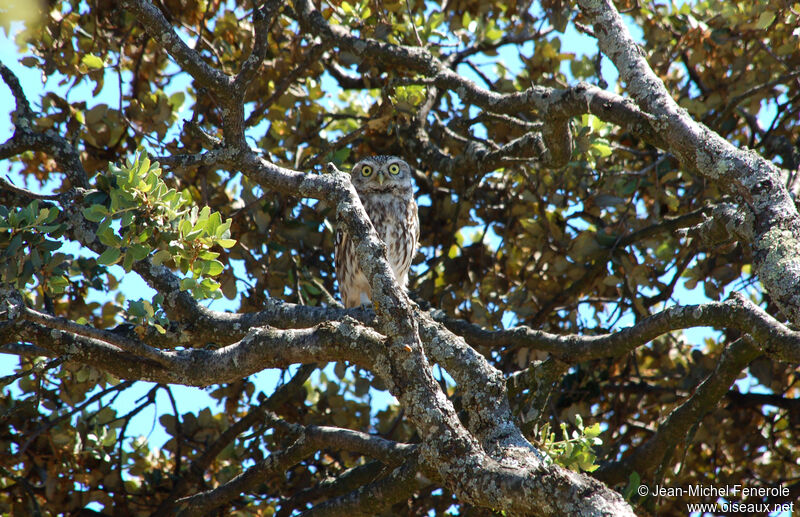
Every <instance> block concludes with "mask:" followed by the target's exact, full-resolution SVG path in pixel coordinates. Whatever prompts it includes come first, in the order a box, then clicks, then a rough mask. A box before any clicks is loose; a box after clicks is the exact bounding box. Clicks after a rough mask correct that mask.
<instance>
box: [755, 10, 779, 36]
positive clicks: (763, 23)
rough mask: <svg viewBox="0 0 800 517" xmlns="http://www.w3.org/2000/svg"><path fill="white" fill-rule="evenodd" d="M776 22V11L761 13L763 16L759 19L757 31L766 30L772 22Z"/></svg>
mask: <svg viewBox="0 0 800 517" xmlns="http://www.w3.org/2000/svg"><path fill="white" fill-rule="evenodd" d="M773 21H775V12H774V11H764V12H763V13H761V16H759V17H758V21H757V22H756V29H758V30H762V31H763V30H764V29H766V28H767V27H769V26H770V25H772V22H773Z"/></svg>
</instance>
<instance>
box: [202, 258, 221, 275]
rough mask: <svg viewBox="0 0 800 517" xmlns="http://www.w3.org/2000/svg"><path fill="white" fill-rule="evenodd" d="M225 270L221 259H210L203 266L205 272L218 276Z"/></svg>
mask: <svg viewBox="0 0 800 517" xmlns="http://www.w3.org/2000/svg"><path fill="white" fill-rule="evenodd" d="M224 270H225V266H224V265H223V264H222V262H220V261H219V260H209V261H207V262H206V263H205V265H204V266H203V271H204V274H206V275H208V276H217V275H218V274H220V273H222V272H223V271H224Z"/></svg>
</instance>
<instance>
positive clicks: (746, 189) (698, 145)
mask: <svg viewBox="0 0 800 517" xmlns="http://www.w3.org/2000/svg"><path fill="white" fill-rule="evenodd" d="M578 3H579V4H580V6H581V9H582V10H583V11H584V12H585V13H586V15H587V16H588V17H589V19H590V20H592V24H593V25H594V29H595V30H594V32H595V35H596V36H597V41H598V44H599V45H600V49H601V50H602V51H603V53H604V54H606V55H607V56H608V57H609V58H611V60H612V61H613V62H614V64H615V65H616V67H617V69H618V70H619V73H620V77H621V79H622V80H623V81H625V83H626V84H627V89H628V91H630V93H631V96H632V97H633V98H634V99H635V100H636V102H637V104H638V105H639V107H640V108H641V109H642V110H643V111H644V112H646V113H648V114H649V115H651V116H652V117H654V118H655V122H654V127H657V128H659V130H660V132H661V133H662V135H663V138H664V143H665V144H666V147H665V149H668V150H669V151H670V152H672V153H673V154H675V155H676V156H678V157H679V158H680V160H681V162H682V163H683V164H684V165H685V166H687V167H689V168H691V169H693V170H697V171H699V172H700V173H701V174H702V175H703V176H705V177H707V178H709V179H712V180H714V181H717V182H719V184H720V186H721V187H722V188H725V189H727V191H729V192H731V193H732V194H735V195H737V196H740V197H741V198H742V199H743V200H744V202H745V203H746V204H747V206H748V207H749V208H750V209H751V210H752V212H753V216H754V225H753V229H754V233H753V238H752V240H751V241H750V242H751V244H752V246H753V251H754V264H755V266H756V270H757V272H758V275H759V278H760V280H761V282H762V283H763V284H764V287H765V288H766V290H767V291H768V292H769V294H770V296H771V297H772V299H773V300H775V302H776V303H777V304H778V306H780V308H781V310H782V311H783V313H784V314H785V315H786V316H787V317H788V318H789V319H790V320H791V321H792V322H794V323H795V324H797V325H800V214H798V212H797V208H796V207H795V204H794V201H793V200H792V198H791V196H790V195H789V192H788V191H787V190H786V188H785V186H784V184H783V182H782V180H781V178H782V176H783V175H782V173H781V171H780V170H779V169H778V168H777V167H776V166H775V165H774V164H772V163H771V162H770V161H768V160H765V159H764V158H762V157H761V156H759V155H758V154H756V153H753V152H749V151H746V150H741V149H737V148H736V147H734V146H733V145H732V144H730V143H729V142H727V141H726V140H724V139H723V138H722V137H720V136H719V135H718V134H716V133H715V132H713V131H711V130H710V129H708V128H707V127H704V126H701V125H700V124H698V123H696V122H695V121H694V120H692V119H691V117H690V116H689V114H688V113H687V112H686V111H685V110H683V109H681V108H680V107H679V106H678V105H677V104H676V103H675V101H674V100H673V99H672V96H670V94H669V92H668V91H667V89H666V87H665V86H664V83H663V82H662V81H661V79H659V78H658V77H657V76H656V75H655V73H653V71H652V69H651V68H650V65H649V64H648V63H647V60H646V59H645V57H644V53H643V52H642V50H641V48H640V47H639V46H638V45H637V44H636V42H635V41H634V40H633V38H632V37H631V35H630V33H629V32H628V29H627V27H626V26H625V23H624V22H623V21H622V18H621V17H620V15H619V13H618V12H617V10H616V8H615V7H614V5H613V4H612V3H611V1H610V0H579V2H578Z"/></svg>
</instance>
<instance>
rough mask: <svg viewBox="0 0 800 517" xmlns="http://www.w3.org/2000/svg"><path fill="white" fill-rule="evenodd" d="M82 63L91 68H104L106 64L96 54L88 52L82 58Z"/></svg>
mask: <svg viewBox="0 0 800 517" xmlns="http://www.w3.org/2000/svg"><path fill="white" fill-rule="evenodd" d="M81 63H83V64H84V65H86V66H88V67H89V68H103V67H104V66H105V65H104V63H103V60H102V59H100V58H99V57H97V56H95V55H94V54H86V55H85V56H83V58H82V59H81Z"/></svg>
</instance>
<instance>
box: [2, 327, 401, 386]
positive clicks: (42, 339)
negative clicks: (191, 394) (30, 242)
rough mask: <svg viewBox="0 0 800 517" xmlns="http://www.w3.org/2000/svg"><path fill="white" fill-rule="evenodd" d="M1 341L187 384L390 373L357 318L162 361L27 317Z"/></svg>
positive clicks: (267, 331)
mask: <svg viewBox="0 0 800 517" xmlns="http://www.w3.org/2000/svg"><path fill="white" fill-rule="evenodd" d="M82 333H83V334H90V333H91V331H85V332H82ZM0 341H2V342H4V343H14V342H20V343H24V342H33V343H36V346H37V347H40V348H45V349H47V350H48V351H49V352H50V354H49V355H53V356H67V357H69V358H70V359H73V360H77V361H80V362H83V363H87V364H93V365H94V366H97V367H99V368H103V369H104V370H107V371H109V372H111V373H112V374H114V375H116V376H117V377H120V378H123V379H134V380H137V379H138V380H147V381H152V382H160V383H178V384H184V385H187V386H208V385H211V384H218V383H222V382H231V381H234V380H237V379H241V378H242V377H245V376H247V375H250V374H252V373H256V372H259V371H261V370H263V369H265V368H280V367H286V366H289V365H291V364H296V363H312V362H327V361H345V360H347V361H351V362H353V363H355V364H358V365H359V366H362V367H363V368H366V369H369V370H372V371H375V372H376V374H378V375H381V376H386V375H387V374H386V372H385V371H383V370H382V369H381V368H376V367H375V364H374V363H375V358H376V356H377V355H379V353H380V350H381V349H382V347H383V338H382V336H380V335H379V334H377V333H376V332H375V331H373V330H372V329H368V328H364V327H361V326H360V325H357V324H356V323H355V322H354V321H353V320H349V321H345V322H343V323H340V322H326V323H321V324H320V325H318V326H316V327H314V328H311V329H300V330H277V329H272V328H267V327H262V328H254V329H251V330H250V332H248V334H247V335H246V336H245V337H244V338H243V339H242V340H241V341H239V342H238V343H234V344H232V345H228V346H225V347H222V348H219V349H217V350H206V349H199V348H196V349H188V350H180V351H163V352H162V353H161V356H160V357H159V362H155V361H153V360H149V359H145V358H143V357H140V356H137V355H133V354H131V353H129V352H126V351H123V350H120V349H119V348H117V347H116V346H114V345H112V344H109V343H108V342H106V341H102V340H99V339H96V338H94V337H88V336H85V335H80V334H76V333H73V332H68V331H64V330H58V329H54V328H51V327H47V326H44V325H42V324H40V323H34V322H31V321H25V320H22V319H20V320H18V321H16V322H15V323H14V324H7V325H4V326H2V327H0ZM376 370H377V371H376Z"/></svg>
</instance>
